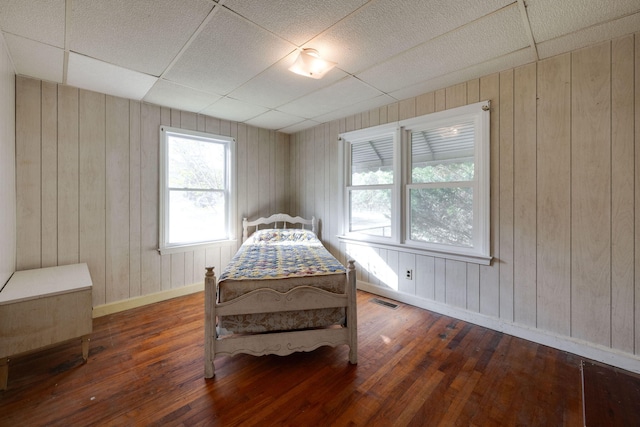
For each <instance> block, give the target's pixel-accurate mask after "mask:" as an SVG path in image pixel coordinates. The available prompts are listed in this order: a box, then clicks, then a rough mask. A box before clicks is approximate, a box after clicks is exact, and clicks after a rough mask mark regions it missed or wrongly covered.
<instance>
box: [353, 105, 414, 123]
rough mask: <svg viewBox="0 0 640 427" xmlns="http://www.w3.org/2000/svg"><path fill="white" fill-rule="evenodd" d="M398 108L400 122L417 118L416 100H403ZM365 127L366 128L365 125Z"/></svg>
mask: <svg viewBox="0 0 640 427" xmlns="http://www.w3.org/2000/svg"><path fill="white" fill-rule="evenodd" d="M398 108H399V118H400V120H404V119H410V118H413V117H415V116H416V99H415V98H409V99H405V100H402V101H400V103H399V106H398ZM363 127H366V126H364V124H363Z"/></svg>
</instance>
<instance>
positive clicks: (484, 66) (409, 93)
mask: <svg viewBox="0 0 640 427" xmlns="http://www.w3.org/2000/svg"><path fill="white" fill-rule="evenodd" d="M531 62H534V59H533V56H532V53H531V49H530V48H525V49H521V50H518V51H516V52H511V53H508V54H506V55H504V56H500V57H498V58H493V59H490V60H489V61H485V62H482V63H480V64H475V65H472V66H471V67H468V68H464V69H462V70H458V71H453V72H451V73H447V74H444V75H442V76H439V77H436V78H433V79H430V80H426V81H424V82H420V83H417V84H415V85H413V86H408V87H405V88H402V89H399V90H397V91H393V92H390V93H389V95H391V96H393V97H394V98H397V99H407V98H412V97H414V96H418V95H421V94H423V93H428V92H432V91H434V90H437V89H442V88H445V87H448V86H451V85H454V84H458V83H461V82H466V81H468V80H471V79H477V78H480V77H483V76H487V75H489V74H493V73H497V72H499V71H504V70H508V69H510V68H515V67H518V66H521V65H524V64H528V63H531Z"/></svg>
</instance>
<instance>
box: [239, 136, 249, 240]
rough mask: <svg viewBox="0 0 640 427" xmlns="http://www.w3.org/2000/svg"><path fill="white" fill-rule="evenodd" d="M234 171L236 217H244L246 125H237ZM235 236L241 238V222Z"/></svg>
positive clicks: (246, 175)
mask: <svg viewBox="0 0 640 427" xmlns="http://www.w3.org/2000/svg"><path fill="white" fill-rule="evenodd" d="M236 154H237V157H236V171H237V174H238V179H237V181H236V191H237V196H238V197H237V201H238V205H237V207H236V209H237V214H238V218H244V217H246V216H247V215H248V212H247V210H248V201H247V193H248V188H247V180H248V175H249V170H248V167H247V155H248V153H247V125H244V124H240V125H238V137H237V138H236ZM236 237H237V238H238V239H241V238H242V224H238V228H237V229H236Z"/></svg>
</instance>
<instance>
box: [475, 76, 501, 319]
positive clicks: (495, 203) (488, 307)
mask: <svg viewBox="0 0 640 427" xmlns="http://www.w3.org/2000/svg"><path fill="white" fill-rule="evenodd" d="M480 99H481V100H489V101H491V117H490V125H489V126H490V139H491V140H490V169H491V170H490V178H489V180H490V186H491V188H490V194H491V199H490V202H489V203H490V218H489V221H490V233H491V237H490V248H491V254H492V256H496V254H499V253H500V240H499V239H500V228H499V224H500V199H499V198H498V195H499V191H500V190H499V189H500V167H499V163H498V161H496V159H499V158H500V76H499V75H498V74H492V75H489V76H486V77H483V78H481V79H480ZM499 269H500V264H499V263H496V262H494V263H493V264H492V265H490V266H486V265H483V266H480V312H481V313H483V314H486V315H489V316H496V317H497V316H499V315H500V285H499V277H500V272H499Z"/></svg>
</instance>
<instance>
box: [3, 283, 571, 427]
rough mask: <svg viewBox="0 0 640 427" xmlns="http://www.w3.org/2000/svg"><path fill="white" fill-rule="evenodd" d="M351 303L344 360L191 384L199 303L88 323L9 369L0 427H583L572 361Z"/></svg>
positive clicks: (192, 299) (436, 318) (234, 362)
mask: <svg viewBox="0 0 640 427" xmlns="http://www.w3.org/2000/svg"><path fill="white" fill-rule="evenodd" d="M372 299H373V296H372V295H371V294H368V293H365V292H361V291H359V292H358V323H359V326H360V328H359V334H358V338H359V363H358V365H350V364H349V363H348V348H347V347H346V346H340V347H337V348H331V347H321V348H319V349H317V350H314V351H312V352H309V353H295V354H292V355H290V356H285V357H281V356H275V355H271V356H262V357H254V356H249V355H237V356H234V357H228V356H223V357H219V358H217V359H216V360H215V364H216V377H215V378H213V379H211V380H205V379H204V362H203V358H204V354H203V353H204V351H203V348H204V343H203V341H204V339H203V324H204V308H203V305H204V296H203V293H197V294H193V295H189V296H185V297H180V298H176V299H173V300H170V301H165V302H161V303H156V304H152V305H149V306H146V307H140V308H136V309H132V310H128V311H126V312H121V313H115V314H111V315H108V316H104V317H101V318H98V319H94V333H93V335H92V340H91V345H90V353H89V361H88V363H86V364H82V357H81V354H80V343H79V342H69V343H66V344H63V345H60V346H57V347H54V348H51V349H48V350H44V351H40V352H37V353H32V354H29V355H25V356H21V357H16V358H15V359H13V360H12V361H11V363H10V369H9V387H8V390H6V391H4V392H2V393H0V425H2V426H4V425H21V426H30V425H34V426H38V425H52V426H58V425H60V426H62V425H65V426H67V425H83V426H84V425H145V426H147V425H163V426H165V425H169V426H173V425H175V426H191V425H204V426H217V425H220V426H239V425H242V426H251V425H260V426H263V425H300V426H301V425H327V426H328V425H331V426H343V425H352V426H361V425H380V426H387V425H394V426H396V425H398V426H414V425H438V424H440V425H465V426H471V425H478V426H492V425H520V424H521V425H565V426H574V425H575V426H578V425H582V400H581V383H580V359H579V358H578V357H577V356H575V355H571V354H568V353H564V352H561V351H558V350H555V349H551V348H549V347H545V346H541V345H538V344H535V343H531V342H528V341H525V340H521V339H518V338H514V337H511V336H508V335H505V334H502V333H500V332H496V331H492V330H489V329H485V328H482V327H479V326H475V325H472V324H469V323H466V322H463V321H460V320H456V319H452V318H449V317H446V316H442V315H439V314H435V313H431V312H429V311H426V310H422V309H419V308H416V307H412V306H408V305H405V304H402V303H398V308H397V309H391V308H389V307H385V306H381V305H379V304H375V303H374V302H372Z"/></svg>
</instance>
